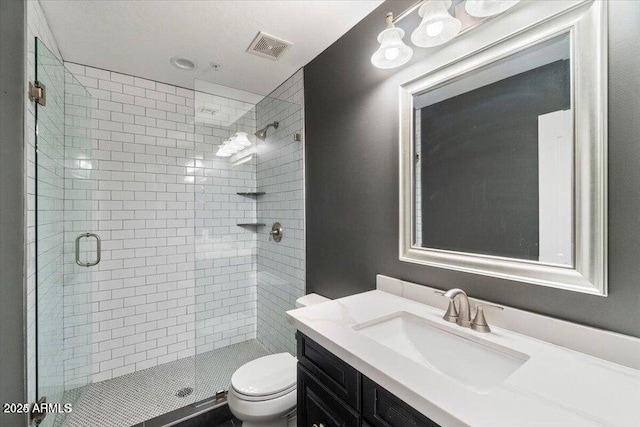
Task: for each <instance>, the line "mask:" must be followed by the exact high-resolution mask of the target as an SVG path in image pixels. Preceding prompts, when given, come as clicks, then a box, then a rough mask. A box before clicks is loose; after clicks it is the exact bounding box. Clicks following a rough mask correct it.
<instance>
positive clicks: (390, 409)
mask: <svg viewBox="0 0 640 427" xmlns="http://www.w3.org/2000/svg"><path fill="white" fill-rule="evenodd" d="M362 391H363V396H362V416H363V418H366V420H367V423H369V424H371V425H372V426H375V427H439V426H438V424H436V423H435V422H433V421H431V420H430V419H429V418H427V417H425V416H424V415H422V414H421V413H420V412H418V411H416V410H415V409H413V408H412V407H411V406H409V405H407V404H406V403H404V402H403V401H402V400H400V399H398V398H397V397H395V396H394V395H393V394H391V393H389V392H388V391H387V390H385V389H384V388H382V387H380V386H379V385H378V384H376V383H374V382H373V381H371V380H370V379H369V378H367V377H365V376H364V375H363V376H362Z"/></svg>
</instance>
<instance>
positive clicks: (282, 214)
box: [257, 69, 305, 355]
mask: <svg viewBox="0 0 640 427" xmlns="http://www.w3.org/2000/svg"><path fill="white" fill-rule="evenodd" d="M302 73H303V70H302V69H300V70H299V71H298V72H296V73H295V74H294V75H293V76H291V77H290V78H289V79H288V80H286V81H285V82H284V83H283V84H282V85H280V86H279V87H278V88H277V89H276V90H274V91H273V92H272V93H271V94H269V96H267V97H266V98H265V99H263V100H262V101H261V102H260V103H258V106H257V122H258V128H262V127H263V126H265V125H266V124H267V123H271V122H273V121H274V120H277V121H278V122H279V123H280V126H279V127H278V129H277V130H274V129H270V130H269V133H268V136H267V139H266V140H265V141H264V142H260V143H259V144H258V149H259V151H258V164H257V174H258V175H257V179H258V189H259V190H261V191H265V192H266V194H265V195H264V196H260V198H259V199H258V218H260V221H261V222H265V223H266V224H267V230H270V226H271V224H272V223H274V222H276V221H277V222H280V223H281V224H282V227H283V229H284V234H283V238H282V240H281V241H280V243H275V242H273V241H269V238H268V234H267V233H260V234H259V235H258V340H259V341H260V342H262V343H263V344H264V345H265V346H266V347H267V348H268V349H269V350H271V351H272V352H285V351H288V352H290V353H292V354H294V355H295V338H294V334H295V329H294V328H293V327H292V326H291V325H290V324H289V323H288V322H287V320H286V316H285V311H287V310H291V309H293V308H295V301H296V299H297V298H299V297H301V296H302V295H304V294H305V235H304V130H303V124H304V98H303V97H304V91H303V78H302V77H303V74H302ZM295 134H300V135H301V137H302V139H303V140H302V141H295V140H294V135H295Z"/></svg>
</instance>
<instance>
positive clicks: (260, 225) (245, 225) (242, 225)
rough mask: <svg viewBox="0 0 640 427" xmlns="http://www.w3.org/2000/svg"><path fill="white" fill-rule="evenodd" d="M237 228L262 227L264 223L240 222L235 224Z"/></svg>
mask: <svg viewBox="0 0 640 427" xmlns="http://www.w3.org/2000/svg"><path fill="white" fill-rule="evenodd" d="M236 225H237V226H238V227H264V226H265V225H267V224H265V223H262V222H240V223H238V224H236Z"/></svg>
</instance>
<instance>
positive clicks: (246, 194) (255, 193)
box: [236, 191, 267, 196]
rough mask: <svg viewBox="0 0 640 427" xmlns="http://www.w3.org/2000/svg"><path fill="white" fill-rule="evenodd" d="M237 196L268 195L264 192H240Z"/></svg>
mask: <svg viewBox="0 0 640 427" xmlns="http://www.w3.org/2000/svg"><path fill="white" fill-rule="evenodd" d="M236 194H237V195H239V196H262V195H264V194H267V193H265V192H264V191H238V192H237V193H236Z"/></svg>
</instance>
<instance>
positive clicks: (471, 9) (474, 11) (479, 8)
mask: <svg viewBox="0 0 640 427" xmlns="http://www.w3.org/2000/svg"><path fill="white" fill-rule="evenodd" d="M519 1H520V0H467V2H466V3H465V5H464V8H465V10H466V11H467V13H468V14H469V15H471V16H475V17H476V18H486V17H488V16H494V15H497V14H499V13H502V12H504V11H506V10H508V9H511V8H512V7H513V6H515V5H516V4H518V2H519Z"/></svg>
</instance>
